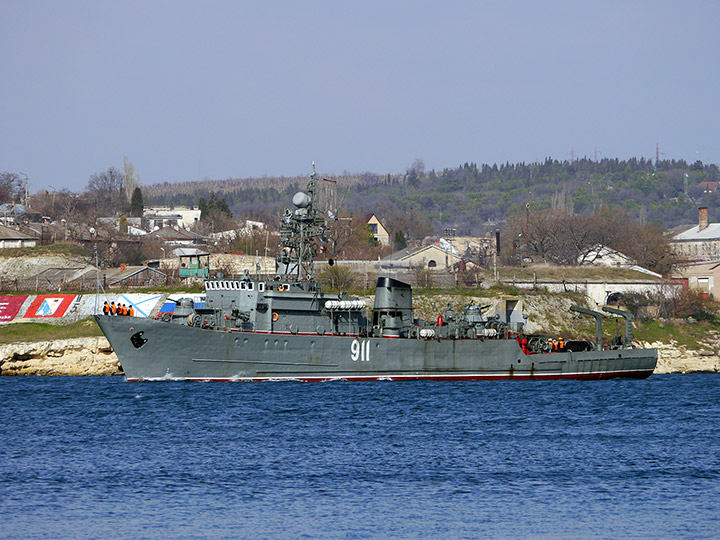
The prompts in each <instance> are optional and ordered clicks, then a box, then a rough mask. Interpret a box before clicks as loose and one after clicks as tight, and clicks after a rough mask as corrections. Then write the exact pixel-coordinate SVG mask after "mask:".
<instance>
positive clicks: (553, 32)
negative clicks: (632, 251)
mask: <svg viewBox="0 0 720 540" xmlns="http://www.w3.org/2000/svg"><path fill="white" fill-rule="evenodd" d="M719 27H720V3H719V2H716V1H710V0H709V1H707V2H699V1H687V0H684V1H682V2H680V1H673V2H666V1H632V0H629V1H627V0H626V1H618V2H614V1H602V2H598V1H592V2H590V1H588V2H583V1H568V2H552V1H544V2H539V1H523V2H513V1H498V2H484V1H479V0H478V1H467V2H459V1H452V0H451V1H448V0H445V1H443V2H439V1H434V2H421V1H407V2H399V1H397V2H396V1H392V0H383V1H370V0H363V1H361V2H360V1H358V2H343V1H340V0H335V1H328V2H315V1H305V2H284V1H271V2H260V1H258V2H240V1H236V2H222V1H205V2H200V1H198V2H190V1H186V0H176V1H172V2H160V1H152V0H143V1H141V2H135V1H127V0H123V1H117V2H108V1H95V0H93V1H88V2H79V1H67V0H61V1H57V0H55V1H51V2H46V1H39V0H0V72H1V73H2V83H1V89H0V112H1V113H2V115H1V118H2V130H1V131H0V133H1V134H0V171H11V172H19V171H21V172H23V173H25V174H27V175H28V176H29V177H30V190H31V191H32V192H36V191H38V190H41V189H47V188H48V187H51V188H53V189H57V190H59V189H62V188H68V189H71V190H74V191H79V190H81V189H83V188H84V187H85V186H86V185H87V182H88V177H89V176H90V175H91V174H93V173H97V172H100V171H103V170H106V169H107V168H108V167H111V166H116V167H118V168H120V169H121V168H122V160H123V156H127V157H128V159H129V160H130V161H131V162H132V163H133V164H134V165H135V168H136V170H137V172H138V173H139V175H140V178H141V182H142V183H143V184H152V183H156V182H165V181H169V182H173V181H180V180H195V179H204V178H212V179H219V178H230V177H234V178H245V177H251V176H265V175H267V176H279V175H296V174H307V173H309V172H310V170H311V163H312V162H313V161H315V162H317V167H318V171H319V172H320V173H325V174H332V173H338V174H339V173H342V172H343V171H350V172H364V171H372V172H377V173H388V172H389V173H395V172H403V171H404V170H405V169H406V168H407V167H409V166H410V165H411V164H412V163H413V161H415V159H417V158H421V159H423V160H424V161H425V164H426V168H427V169H431V168H434V169H440V170H441V169H443V168H444V167H456V166H458V165H460V164H462V163H464V162H466V161H469V162H476V163H478V164H480V163H501V162H506V161H509V162H511V163H514V162H519V161H525V162H533V161H541V160H543V159H545V157H548V156H549V157H553V158H556V159H560V160H563V159H569V158H570V153H571V151H573V149H574V153H575V156H577V157H581V156H588V157H591V158H592V157H594V155H595V152H596V151H597V153H598V157H600V158H602V157H613V158H614V157H617V158H620V159H625V158H628V157H632V156H637V157H640V156H644V157H653V158H654V155H655V145H656V143H659V144H660V151H661V152H662V153H663V155H661V158H674V159H685V160H688V161H695V160H697V159H700V160H702V161H704V162H713V163H720V139H719V138H718V129H719V128H720V122H719V120H720V105H719V104H720V38H718V28H719Z"/></svg>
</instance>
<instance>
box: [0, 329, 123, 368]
mask: <svg viewBox="0 0 720 540" xmlns="http://www.w3.org/2000/svg"><path fill="white" fill-rule="evenodd" d="M122 372H123V371H122V368H121V367H120V362H118V359H117V356H116V355H115V353H114V352H113V350H112V347H110V344H109V343H108V341H107V339H105V338H104V337H90V338H73V339H58V340H55V341H41V342H38V343H10V344H7V345H2V346H0V375H121V374H122Z"/></svg>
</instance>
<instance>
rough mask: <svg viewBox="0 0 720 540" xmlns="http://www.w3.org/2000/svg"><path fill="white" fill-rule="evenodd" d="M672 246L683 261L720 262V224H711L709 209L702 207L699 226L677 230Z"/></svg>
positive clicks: (699, 214) (671, 242) (699, 211)
mask: <svg viewBox="0 0 720 540" xmlns="http://www.w3.org/2000/svg"><path fill="white" fill-rule="evenodd" d="M670 245H671V247H672V250H673V252H674V253H675V255H676V256H677V257H678V258H679V259H680V260H682V261H686V262H701V261H714V260H720V223H710V222H709V220H708V209H707V208H705V207H702V208H700V209H699V210H698V224H697V225H693V226H686V227H682V228H677V229H675V234H674V236H673V237H672V239H671V240H670Z"/></svg>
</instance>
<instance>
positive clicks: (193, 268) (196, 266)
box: [180, 252, 210, 279]
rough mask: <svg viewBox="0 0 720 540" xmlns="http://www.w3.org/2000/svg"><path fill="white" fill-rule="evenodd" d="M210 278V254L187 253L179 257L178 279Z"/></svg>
mask: <svg viewBox="0 0 720 540" xmlns="http://www.w3.org/2000/svg"><path fill="white" fill-rule="evenodd" d="M209 276H210V254H209V253H201V252H198V253H189V254H181V255H180V277H181V278H187V277H194V278H205V279H206V278H208V277H209Z"/></svg>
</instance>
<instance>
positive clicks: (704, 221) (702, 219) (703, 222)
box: [698, 206, 708, 231]
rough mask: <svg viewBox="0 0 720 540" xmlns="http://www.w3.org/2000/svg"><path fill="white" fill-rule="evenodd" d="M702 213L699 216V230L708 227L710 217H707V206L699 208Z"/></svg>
mask: <svg viewBox="0 0 720 540" xmlns="http://www.w3.org/2000/svg"><path fill="white" fill-rule="evenodd" d="M699 212H700V215H699V216H698V220H699V230H701V231H702V230H703V229H707V226H708V217H707V207H705V206H702V207H700V208H699Z"/></svg>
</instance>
